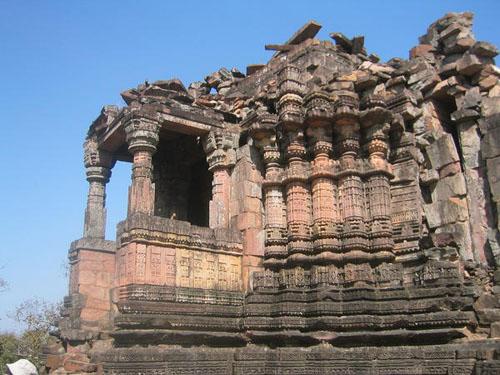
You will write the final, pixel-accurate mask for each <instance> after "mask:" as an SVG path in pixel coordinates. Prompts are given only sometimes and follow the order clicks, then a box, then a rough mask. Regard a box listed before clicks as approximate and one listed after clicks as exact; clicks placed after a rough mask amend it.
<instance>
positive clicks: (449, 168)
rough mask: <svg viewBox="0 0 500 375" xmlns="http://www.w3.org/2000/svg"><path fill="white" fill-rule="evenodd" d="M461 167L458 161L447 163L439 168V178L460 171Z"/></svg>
mask: <svg viewBox="0 0 500 375" xmlns="http://www.w3.org/2000/svg"><path fill="white" fill-rule="evenodd" d="M461 171H462V168H461V167H460V162H458V161H456V162H454V163H451V164H448V165H446V166H444V167H443V168H441V169H440V170H439V178H444V177H446V176H451V175H454V174H457V173H460V172H461Z"/></svg>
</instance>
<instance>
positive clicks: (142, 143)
mask: <svg viewBox="0 0 500 375" xmlns="http://www.w3.org/2000/svg"><path fill="white" fill-rule="evenodd" d="M125 134H126V140H127V143H128V150H129V151H130V152H131V153H135V152H136V151H149V152H150V153H151V154H153V153H154V152H155V151H156V146H157V144H158V141H159V139H160V124H159V123H158V122H157V121H154V120H150V119H147V118H142V117H141V118H132V119H130V120H129V121H128V122H127V123H126V124H125Z"/></svg>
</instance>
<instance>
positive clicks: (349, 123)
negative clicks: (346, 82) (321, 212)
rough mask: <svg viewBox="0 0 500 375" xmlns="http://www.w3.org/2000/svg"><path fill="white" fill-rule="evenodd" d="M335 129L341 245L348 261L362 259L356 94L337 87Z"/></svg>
mask: <svg viewBox="0 0 500 375" xmlns="http://www.w3.org/2000/svg"><path fill="white" fill-rule="evenodd" d="M335 98H336V101H335V110H336V114H335V131H336V132H337V136H338V139H339V144H338V147H339V152H340V160H339V162H340V178H339V201H340V203H341V207H342V216H343V222H344V224H343V233H342V249H343V251H345V252H350V255H349V256H348V260H349V261H361V260H366V255H365V254H363V253H364V252H365V251H366V250H368V234H367V231H366V226H365V219H366V212H365V195H364V187H363V181H362V179H361V168H362V166H361V164H360V163H359V159H358V153H359V148H360V146H359V138H360V132H359V129H360V127H359V114H358V111H357V108H358V99H357V95H356V94H354V93H352V92H349V91H339V92H337V93H336V95H335Z"/></svg>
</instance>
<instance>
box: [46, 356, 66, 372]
mask: <svg viewBox="0 0 500 375" xmlns="http://www.w3.org/2000/svg"><path fill="white" fill-rule="evenodd" d="M63 363H64V354H49V355H47V360H46V362H45V366H46V367H48V368H50V369H51V370H55V369H57V368H59V367H62V366H63Z"/></svg>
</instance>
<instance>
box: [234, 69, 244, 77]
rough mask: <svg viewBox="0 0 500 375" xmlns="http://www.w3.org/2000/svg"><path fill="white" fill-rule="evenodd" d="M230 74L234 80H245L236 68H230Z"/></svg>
mask: <svg viewBox="0 0 500 375" xmlns="http://www.w3.org/2000/svg"><path fill="white" fill-rule="evenodd" d="M231 74H232V76H233V77H234V78H245V75H244V74H243V73H242V72H240V71H239V70H238V69H237V68H231Z"/></svg>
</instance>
